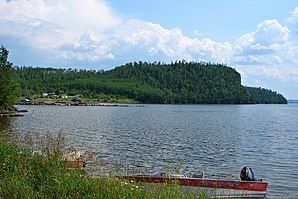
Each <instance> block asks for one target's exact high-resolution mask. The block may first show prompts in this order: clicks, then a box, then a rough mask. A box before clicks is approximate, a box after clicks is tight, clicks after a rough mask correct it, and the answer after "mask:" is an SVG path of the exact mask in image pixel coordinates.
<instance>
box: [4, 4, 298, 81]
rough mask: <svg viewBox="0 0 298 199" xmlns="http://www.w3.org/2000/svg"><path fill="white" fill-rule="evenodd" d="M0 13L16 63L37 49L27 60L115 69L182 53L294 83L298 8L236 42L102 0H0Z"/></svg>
mask: <svg viewBox="0 0 298 199" xmlns="http://www.w3.org/2000/svg"><path fill="white" fill-rule="evenodd" d="M0 15H1V18H0V40H3V44H4V45H6V46H7V47H8V48H9V47H10V46H11V47H12V48H16V49H11V50H12V51H14V52H17V53H18V54H17V53H15V54H16V56H17V58H16V60H19V62H20V64H21V65H22V64H25V63H23V62H24V60H27V61H28V60H29V59H28V58H27V57H28V56H30V55H31V57H34V56H35V54H38V55H42V54H44V57H42V56H36V58H32V59H31V60H29V61H31V62H32V63H31V64H34V60H38V61H39V62H37V64H38V65H43V66H44V65H51V64H53V63H54V64H55V65H57V66H63V65H62V64H66V65H65V67H69V66H71V65H70V64H72V65H81V66H82V65H84V64H86V65H87V66H90V67H94V66H98V65H100V64H103V63H105V65H108V66H107V68H112V67H114V66H115V65H119V64H124V63H125V62H128V61H137V60H145V61H156V60H158V61H165V62H169V61H175V60H181V59H184V60H189V61H207V62H209V61H210V62H219V63H227V64H229V65H232V66H233V67H236V68H237V69H238V70H239V72H241V73H242V74H243V77H244V79H248V78H252V79H253V78H254V75H256V76H257V79H255V80H254V81H252V82H255V83H257V84H261V83H263V82H264V80H261V79H260V76H261V75H263V76H266V77H268V78H271V79H275V80H278V81H282V82H287V81H290V82H292V83H298V71H297V67H296V65H297V64H298V46H297V41H298V40H297V35H298V34H297V30H298V7H297V8H296V9H294V11H293V12H291V13H290V15H289V19H288V20H287V22H286V24H282V23H280V22H279V21H278V20H276V19H268V20H265V21H263V22H262V23H260V24H259V25H257V26H256V30H255V31H253V32H250V33H247V34H244V35H243V36H241V37H240V38H239V39H238V40H236V41H235V42H216V41H214V40H211V39H209V38H200V39H199V38H190V37H186V36H185V35H184V34H183V32H182V31H181V29H179V28H172V29H167V28H164V27H163V26H161V25H160V24H158V23H152V22H147V21H142V20H139V19H124V18H121V17H120V16H117V15H116V14H115V12H114V11H113V9H112V8H111V7H110V6H109V4H108V2H107V1H106V0H88V1H82V0H64V1H57V0H52V1H49V0H11V1H6V0H0ZM20 47H22V49H21V50H20ZM24 48H26V49H27V51H26V53H24V52H22V50H23V49H24ZM34 52H36V53H34ZM30 53H31V54H30ZM24 55H26V56H27V57H26V58H25V57H22V56H24ZM22 60H23V62H22ZM59 64H60V65H59Z"/></svg>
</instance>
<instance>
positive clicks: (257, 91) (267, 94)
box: [246, 87, 287, 104]
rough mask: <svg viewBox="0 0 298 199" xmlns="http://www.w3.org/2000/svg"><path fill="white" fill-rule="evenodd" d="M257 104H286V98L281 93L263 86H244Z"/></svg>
mask: <svg viewBox="0 0 298 199" xmlns="http://www.w3.org/2000/svg"><path fill="white" fill-rule="evenodd" d="M246 89H247V90H248V92H249V93H250V95H251V96H252V98H253V100H254V101H255V103H257V104H287V99H286V98H284V97H283V96H282V95H281V94H279V93H276V92H275V91H271V90H268V89H265V88H256V87H246Z"/></svg>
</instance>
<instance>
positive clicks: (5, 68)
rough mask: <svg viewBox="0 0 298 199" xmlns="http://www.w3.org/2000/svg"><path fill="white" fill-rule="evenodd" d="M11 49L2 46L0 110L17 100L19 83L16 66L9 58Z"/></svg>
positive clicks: (0, 55)
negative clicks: (14, 66) (15, 70)
mask: <svg viewBox="0 0 298 199" xmlns="http://www.w3.org/2000/svg"><path fill="white" fill-rule="evenodd" d="M8 54H9V51H8V50H7V49H6V48H4V47H3V46H1V48H0V110H3V109H9V108H11V107H12V106H13V105H14V103H15V102H16V100H17V96H18V88H19V86H18V84H17V82H16V81H15V80H14V68H13V65H12V63H10V62H9V61H8V60H7V59H8Z"/></svg>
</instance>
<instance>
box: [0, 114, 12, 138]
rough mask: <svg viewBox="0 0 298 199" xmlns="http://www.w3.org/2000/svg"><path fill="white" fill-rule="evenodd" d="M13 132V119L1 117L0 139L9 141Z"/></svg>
mask: <svg viewBox="0 0 298 199" xmlns="http://www.w3.org/2000/svg"><path fill="white" fill-rule="evenodd" d="M10 132H11V118H10V117H8V116H0V139H5V140H7V139H8V136H9V133H10Z"/></svg>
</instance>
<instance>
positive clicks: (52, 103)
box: [16, 101, 144, 107]
mask: <svg viewBox="0 0 298 199" xmlns="http://www.w3.org/2000/svg"><path fill="white" fill-rule="evenodd" d="M16 105H49V106H111V107H128V106H129V105H128V104H119V103H98V102H71V101H30V102H17V103H16ZM136 106H137V107H144V105H141V104H136Z"/></svg>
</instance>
